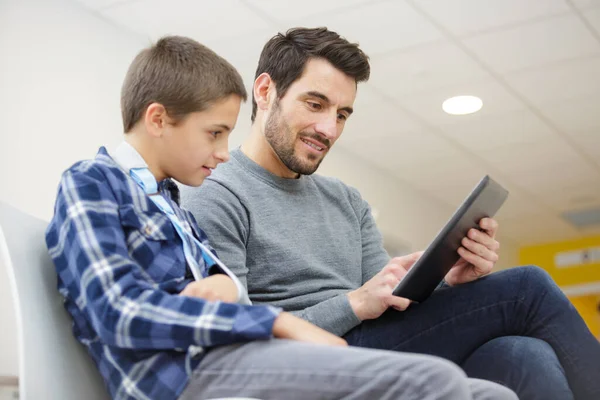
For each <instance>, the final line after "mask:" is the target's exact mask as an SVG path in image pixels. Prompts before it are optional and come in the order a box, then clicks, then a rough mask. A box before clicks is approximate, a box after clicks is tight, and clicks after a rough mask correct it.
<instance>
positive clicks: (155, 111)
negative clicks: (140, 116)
mask: <svg viewBox="0 0 600 400" xmlns="http://www.w3.org/2000/svg"><path fill="white" fill-rule="evenodd" d="M168 118H169V117H168V115H167V110H166V109H165V106H163V105H162V104H160V103H152V104H150V105H149V106H148V108H146V112H145V113H144V126H145V127H146V132H148V133H149V134H150V135H152V136H154V137H160V136H162V134H163V131H164V127H165V125H167V122H168Z"/></svg>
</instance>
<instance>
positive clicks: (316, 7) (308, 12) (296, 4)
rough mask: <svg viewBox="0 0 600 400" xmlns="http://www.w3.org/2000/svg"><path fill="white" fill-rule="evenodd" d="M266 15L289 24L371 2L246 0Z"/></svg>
mask: <svg viewBox="0 0 600 400" xmlns="http://www.w3.org/2000/svg"><path fill="white" fill-rule="evenodd" d="M244 1H245V2H246V3H248V4H250V5H251V6H254V7H256V8H257V9H259V10H260V11H261V12H263V13H264V14H266V15H268V16H269V18H272V19H274V20H277V21H281V22H289V21H292V20H294V19H297V18H304V17H310V16H314V15H315V14H326V13H339V12H344V11H345V10H346V9H349V8H352V7H355V6H356V5H359V4H361V3H367V2H368V1H369V0H327V1H323V0H302V1H285V0H284V1H282V0H244Z"/></svg>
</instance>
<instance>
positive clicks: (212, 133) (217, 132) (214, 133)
mask: <svg viewBox="0 0 600 400" xmlns="http://www.w3.org/2000/svg"><path fill="white" fill-rule="evenodd" d="M220 133H221V131H212V132H211V133H210V134H211V135H213V136H214V137H217V136H219V134H220Z"/></svg>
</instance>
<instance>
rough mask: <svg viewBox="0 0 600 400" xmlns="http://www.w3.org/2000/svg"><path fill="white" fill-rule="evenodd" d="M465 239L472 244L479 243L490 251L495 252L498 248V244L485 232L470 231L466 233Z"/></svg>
mask: <svg viewBox="0 0 600 400" xmlns="http://www.w3.org/2000/svg"><path fill="white" fill-rule="evenodd" d="M467 237H468V238H469V239H471V240H472V241H474V242H477V243H481V244H482V245H484V246H485V247H487V248H488V249H490V250H492V251H497V250H498V249H499V248H500V243H498V241H497V240H496V239H494V238H493V237H491V236H490V235H488V234H487V233H486V232H481V231H478V230H477V229H471V230H469V232H468V233H467Z"/></svg>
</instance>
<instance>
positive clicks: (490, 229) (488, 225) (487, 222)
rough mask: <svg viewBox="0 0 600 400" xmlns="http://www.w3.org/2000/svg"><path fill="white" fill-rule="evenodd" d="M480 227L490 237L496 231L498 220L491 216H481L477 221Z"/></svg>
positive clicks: (493, 235) (494, 234) (494, 235)
mask: <svg viewBox="0 0 600 400" xmlns="http://www.w3.org/2000/svg"><path fill="white" fill-rule="evenodd" d="M479 226H480V227H481V229H483V230H485V231H486V232H487V233H488V234H489V235H490V236H491V237H492V238H495V237H496V234H497V233H498V221H496V220H495V219H493V218H483V219H482V220H481V221H479Z"/></svg>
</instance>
